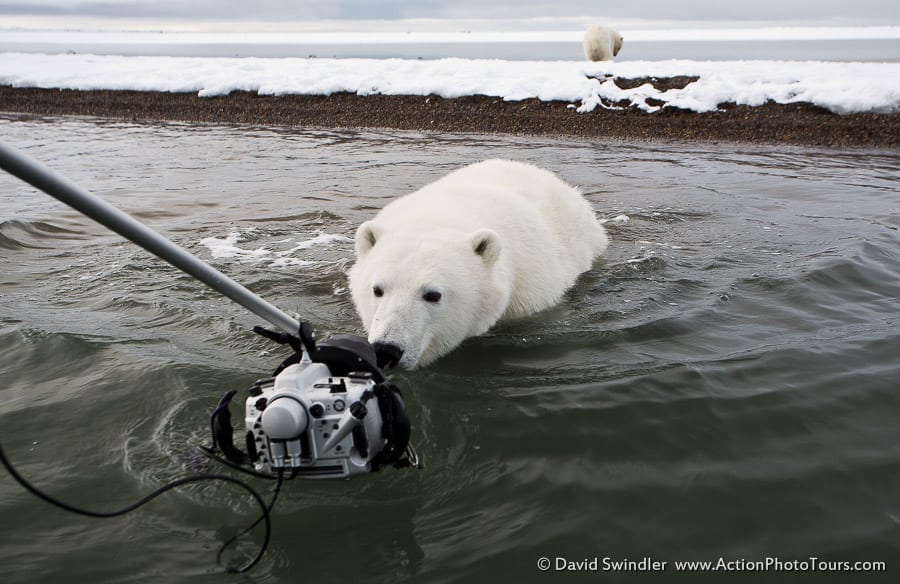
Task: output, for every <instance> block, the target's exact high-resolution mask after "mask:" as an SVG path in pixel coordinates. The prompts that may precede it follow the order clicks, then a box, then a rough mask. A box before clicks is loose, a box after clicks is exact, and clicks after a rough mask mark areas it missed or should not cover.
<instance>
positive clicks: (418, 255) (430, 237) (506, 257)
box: [349, 160, 608, 368]
mask: <svg viewBox="0 0 900 584" xmlns="http://www.w3.org/2000/svg"><path fill="white" fill-rule="evenodd" d="M607 244H608V239H607V236H606V231H605V230H604V229H603V226H601V225H600V223H599V222H598V221H597V219H596V217H595V216H594V212H593V210H592V209H591V205H590V204H589V203H588V202H587V200H585V198H584V197H583V196H582V195H581V192H580V191H579V190H578V189H577V188H575V187H573V186H570V185H568V184H566V183H564V182H563V181H562V180H560V179H559V178H558V177H557V176H556V175H554V174H553V173H551V172H549V171H546V170H542V169H540V168H537V167H536V166H532V165H530V164H525V163H522V162H512V161H508V160H486V161H484V162H480V163H477V164H473V165H471V166H467V167H464V168H461V169H459V170H456V171H455V172H452V173H450V174H448V175H446V176H444V177H443V178H441V179H439V180H437V181H435V182H433V183H431V184H429V185H427V186H425V187H423V188H421V189H419V190H418V191H416V192H414V193H411V194H409V195H406V196H404V197H401V198H399V199H396V200H395V201H393V202H391V203H390V204H388V205H387V206H386V207H384V209H382V210H381V211H380V212H379V213H378V214H377V215H376V216H375V218H374V219H373V220H371V221H366V222H365V223H363V224H362V225H360V226H359V228H358V229H357V231H356V263H355V264H354V265H353V267H352V268H351V269H350V272H349V279H350V292H351V294H352V296H353V303H354V304H355V305H356V310H357V311H358V312H359V315H360V317H361V318H362V321H363V324H364V325H365V328H366V330H367V331H368V334H369V342H370V343H372V344H373V346H374V347H375V350H376V352H377V354H378V357H379V364H381V365H383V366H390V365H398V366H400V367H406V368H413V367H417V366H422V365H426V364H428V363H430V362H432V361H434V360H435V359H437V358H438V357H440V356H442V355H444V354H446V353H448V352H449V351H451V350H453V349H454V348H455V347H456V346H457V345H459V344H460V343H461V342H463V340H465V339H466V338H468V337H473V336H477V335H480V334H482V333H485V332H486V331H487V330H488V329H490V328H491V327H492V326H493V325H494V324H495V323H496V322H497V321H498V320H499V319H501V318H512V317H519V316H524V315H528V314H532V313H534V312H537V311H539V310H543V309H545V308H548V307H550V306H552V305H554V304H556V303H557V302H559V300H560V299H561V297H562V295H563V293H564V292H565V291H566V290H567V289H569V288H570V287H571V286H572V285H573V284H574V283H575V280H576V278H577V277H578V275H579V274H581V273H582V272H585V271H587V270H588V269H590V267H591V265H592V263H593V261H594V259H595V258H596V257H597V256H599V255H600V254H602V253H603V252H604V251H605V250H606V246H607Z"/></svg>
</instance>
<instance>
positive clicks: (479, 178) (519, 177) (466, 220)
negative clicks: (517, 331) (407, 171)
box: [377, 159, 608, 316]
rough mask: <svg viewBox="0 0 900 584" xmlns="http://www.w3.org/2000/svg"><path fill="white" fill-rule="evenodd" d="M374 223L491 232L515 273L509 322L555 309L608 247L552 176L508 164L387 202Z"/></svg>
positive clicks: (454, 176)
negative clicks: (522, 316)
mask: <svg viewBox="0 0 900 584" xmlns="http://www.w3.org/2000/svg"><path fill="white" fill-rule="evenodd" d="M377 221H378V222H379V223H382V224H385V225H386V226H387V227H388V230H390V231H406V232H407V233H409V232H410V231H413V232H417V233H419V234H420V236H421V234H424V233H427V232H428V231H429V230H438V229H449V230H456V231H461V232H463V233H471V232H474V231H476V230H478V229H484V228H487V229H492V230H494V231H495V232H497V233H498V235H499V236H500V238H501V240H502V245H503V250H504V255H505V256H506V260H505V261H507V262H508V264H509V266H510V268H511V269H512V272H513V273H514V274H515V275H514V283H513V298H512V300H511V304H510V310H509V311H508V316H516V315H518V314H528V313H530V312H534V311H535V310H541V309H543V308H546V307H547V306H550V305H552V304H554V303H556V302H557V301H558V300H559V296H560V295H561V294H562V292H563V291H564V290H565V289H566V288H568V287H569V286H571V284H572V283H574V281H575V279H576V278H577V277H578V275H579V274H581V273H582V272H584V271H586V270H588V269H590V267H591V265H592V264H593V261H594V258H596V257H597V256H598V255H600V254H601V253H603V251H604V250H605V249H606V246H607V243H608V242H607V237H606V233H605V231H604V230H603V227H601V226H600V224H599V223H598V222H597V220H596V217H595V215H594V212H593V209H591V206H590V204H589V203H588V202H587V201H586V200H585V199H584V197H583V196H582V195H581V192H580V191H579V190H578V189H577V188H575V187H573V186H571V185H568V184H566V183H565V182H563V181H562V180H561V179H560V178H558V177H557V176H556V175H555V174H553V173H552V172H549V171H547V170H543V169H540V168H537V167H536V166H533V165H531V164H526V163H522V162H515V161H509V160H497V159H494V160H486V161H484V162H479V163H476V164H473V165H470V166H466V167H464V168H461V169H459V170H456V171H454V172H452V173H450V174H448V175H446V176H444V177H443V178H440V179H438V180H437V181H435V182H433V183H431V184H429V185H426V186H425V187H423V188H421V189H419V190H418V191H416V192H414V193H411V194H409V195H406V196H404V197H400V198H399V199H397V200H395V201H393V202H392V203H390V204H389V205H387V206H386V207H385V208H384V209H382V211H381V212H380V213H379V215H378V217H377ZM551 291H552V292H551Z"/></svg>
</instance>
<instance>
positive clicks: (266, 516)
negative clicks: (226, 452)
mask: <svg viewBox="0 0 900 584" xmlns="http://www.w3.org/2000/svg"><path fill="white" fill-rule="evenodd" d="M0 463H2V464H3V466H4V467H5V468H6V470H7V471H9V474H10V475H12V477H13V478H14V479H15V480H16V482H17V483H19V484H20V485H22V486H23V487H24V488H25V490H27V491H28V492H30V493H31V494H33V495H34V496H35V497H37V498H38V499H41V500H43V501H45V502H47V503H49V504H51V505H53V506H54V507H58V508H60V509H63V510H65V511H69V512H71V513H76V514H78V515H85V516H87V517H97V518H103V519H108V518H110V517H119V516H121V515H125V514H126V513H130V512H132V511H134V510H135V509H138V508H139V507H142V506H144V505H146V504H147V503H149V502H150V501H152V500H153V499H155V498H157V497H159V496H160V495H162V494H163V493H165V492H167V491H170V490H172V489H175V488H177V487H181V486H184V485H188V484H191V483H199V482H202V481H223V482H226V483H231V484H233V485H237V486H238V487H240V488H242V489H244V490H245V491H247V492H248V493H250V495H251V496H252V497H253V499H254V500H255V501H256V503H257V504H258V505H259V507H260V509H261V510H262V514H261V515H260V517H259V518H258V519H257V520H256V521H254V522H253V524H252V525H250V526H249V527H247V528H245V529H244V530H243V531H241V532H239V533H238V534H237V535H235V536H234V537H232V538H231V539H229V540H228V541H226V542H225V543H224V544H222V546H221V547H220V548H219V553H218V554H217V555H216V562H218V563H219V565H220V566H221V565H222V561H221V560H222V554H223V553H224V552H225V549H226V548H227V547H228V546H230V545H231V544H233V543H234V542H235V541H237V540H238V538H240V537H241V536H242V535H244V534H246V533H248V532H250V531H251V530H252V529H253V528H254V527H256V526H257V525H259V523H260V522H261V521H263V522H265V536H264V538H263V542H262V544H261V545H260V548H259V551H258V552H257V554H256V556H255V557H254V558H253V559H252V560H250V561H249V562H248V563H247V564H245V565H243V566H240V567H232V566H224V567H225V570H226V571H227V572H230V573H243V572H246V571H248V570H249V569H250V568H252V567H253V566H255V565H256V563H257V562H259V560H260V559H261V558H262V557H263V554H265V552H266V548H268V547H269V537H270V536H271V532H272V520H271V516H270V512H271V510H272V507H273V506H274V505H275V501H276V499H277V498H278V493H279V492H280V491H281V485H282V483H283V480H282V478H283V477H282V474H281V473H279V474H278V476H277V478H276V483H275V490H274V494H273V495H272V501H271V502H270V503H269V504H268V505H267V504H266V502H265V501H263V499H262V497H261V496H260V495H259V493H258V492H256V490H255V489H253V487H251V486H250V485H248V484H247V483H245V482H244V481H242V480H240V479H236V478H234V477H230V476H227V475H220V474H205V473H204V474H198V475H193V476H188V477H184V478H181V479H176V480H174V481H172V482H170V483H168V484H166V485H163V486H162V487H160V488H158V489H156V490H155V491H153V492H152V493H150V494H149V495H147V496H146V497H144V498H142V499H140V500H139V501H137V502H135V503H132V504H131V505H128V506H126V507H123V508H121V509H117V510H114V511H92V510H90V509H82V508H80V507H76V506H74V505H70V504H69V503H66V502H64V501H60V500H59V499H57V498H55V497H53V496H51V495H48V494H47V493H45V492H43V491H41V490H40V489H38V488H37V487H35V486H34V485H32V484H31V483H30V482H28V480H26V479H25V478H24V477H23V476H22V475H20V474H19V472H18V471H17V470H16V468H15V467H14V466H13V465H12V462H10V460H9V458H7V457H6V452H4V451H3V444H2V443H0Z"/></svg>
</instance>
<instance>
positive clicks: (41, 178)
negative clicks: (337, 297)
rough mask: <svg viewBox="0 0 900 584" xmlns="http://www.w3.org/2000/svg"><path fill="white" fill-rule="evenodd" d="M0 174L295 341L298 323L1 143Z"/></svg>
mask: <svg viewBox="0 0 900 584" xmlns="http://www.w3.org/2000/svg"><path fill="white" fill-rule="evenodd" d="M0 168H2V169H3V170H5V171H6V172H8V173H10V174H12V175H14V176H17V177H19V178H20V179H22V180H23V181H25V182H27V183H29V184H31V185H32V186H34V187H37V188H38V189H40V190H42V191H44V192H45V193H47V194H48V195H50V196H52V197H55V198H57V199H59V200H60V201H62V202H63V203H65V204H67V205H69V206H70V207H73V208H75V209H76V210H77V211H80V212H81V213H84V214H85V215H87V216H88V217H90V218H91V219H93V220H94V221H97V222H98V223H100V224H102V225H104V226H106V227H108V228H109V229H111V230H113V231H115V232H116V233H118V234H119V235H121V236H122V237H124V238H125V239H128V240H130V241H132V242H134V243H136V244H137V245H139V246H141V247H142V248H144V249H146V250H147V251H149V252H150V253H152V254H153V255H155V256H157V257H159V258H161V259H163V260H165V261H167V262H169V263H170V264H172V265H173V266H175V267H176V268H178V269H179V270H181V271H183V272H186V273H187V274H190V275H191V276H193V277H195V278H197V279H198V280H200V281H201V282H203V283H204V284H206V285H207V286H209V287H210V288H212V289H213V290H216V291H217V292H219V293H221V294H224V295H225V296H227V297H228V298H230V299H232V300H234V301H235V302H237V303H238V304H240V305H241V306H243V307H244V308H246V309H247V310H249V311H250V312H252V313H253V314H255V315H257V316H259V317H260V318H263V319H265V320H266V321H268V322H269V323H271V324H273V325H275V326H276V327H278V328H280V329H281V330H283V331H284V332H286V333H289V334H291V335H297V334H298V333H299V331H300V322H299V321H297V320H296V319H294V318H292V317H291V316H289V315H288V314H287V313H285V312H283V311H281V310H279V309H278V308H277V307H275V306H273V305H272V304H269V303H268V302H266V301H265V300H263V299H262V298H260V297H259V296H257V295H256V294H254V293H253V292H251V291H250V290H247V289H246V288H244V287H243V286H241V285H240V284H238V283H237V282H235V281H234V280H232V279H231V278H229V277H228V276H226V275H225V274H223V273H221V272H220V271H218V270H216V269H215V268H213V267H212V266H210V265H209V264H207V263H206V262H204V261H203V260H201V259H200V258H198V257H196V256H194V255H192V254H191V253H190V252H188V251H187V250H186V249H184V248H182V247H179V246H178V245H175V244H174V243H172V242H171V241H169V240H168V239H166V238H165V237H163V236H162V235H160V234H159V233H157V232H155V231H153V230H152V229H150V228H149V227H147V226H146V225H144V224H143V223H141V222H140V221H138V220H137V219H135V218H134V217H132V216H131V215H129V214H128V213H125V212H124V211H121V210H119V209H117V208H116V207H113V206H112V205H111V204H109V203H107V202H106V201H104V200H103V199H101V198H100V197H98V196H97V195H94V194H92V193H90V192H88V191H86V190H85V189H83V188H81V187H79V186H78V185H76V184H75V183H73V182H72V181H70V180H68V179H67V178H65V177H63V176H61V175H59V174H57V173H55V172H53V171H52V170H50V169H49V168H47V167H46V166H44V165H43V164H41V163H40V162H38V161H36V160H34V159H33V158H31V157H29V156H27V155H26V154H23V153H22V152H19V151H18V150H16V149H14V148H12V147H10V146H8V145H6V144H4V143H3V142H0Z"/></svg>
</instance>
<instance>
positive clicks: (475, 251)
mask: <svg viewBox="0 0 900 584" xmlns="http://www.w3.org/2000/svg"><path fill="white" fill-rule="evenodd" d="M502 252H503V246H502V243H501V240H500V237H499V236H498V235H497V233H496V232H494V231H492V230H490V229H479V230H476V231H475V232H473V233H462V232H459V231H454V230H449V229H436V230H432V231H429V232H425V233H423V232H421V231H417V230H416V226H409V227H404V228H403V229H400V230H397V229H387V228H386V227H384V226H382V225H380V224H378V223H376V222H375V221H366V222H365V223H363V224H362V225H360V226H359V229H357V231H356V263H355V264H354V265H353V267H352V268H351V269H350V273H349V278H350V292H351V294H352V296H353V303H354V304H355V306H356V310H357V312H358V313H359V315H360V318H361V319H362V322H363V325H364V326H365V328H366V331H368V335H369V342H370V343H372V345H373V346H374V347H375V351H376V353H377V354H378V361H379V365H381V366H391V365H397V366H399V367H405V368H414V367H418V366H422V365H426V364H428V363H430V362H432V361H434V360H435V359H437V358H438V357H440V356H442V355H444V354H446V353H448V352H449V351H451V350H452V349H454V348H455V347H456V346H457V345H459V344H460V343H461V342H462V341H463V340H465V339H466V338H467V337H470V336H475V335H479V334H481V333H483V332H485V331H487V330H488V329H489V328H490V327H491V326H492V325H493V324H494V323H495V322H496V321H497V319H499V318H500V316H501V315H502V314H503V312H504V311H505V309H506V306H507V304H508V302H509V296H510V290H511V286H510V284H509V276H508V274H507V270H506V268H505V263H506V262H505V261H504V258H503V253H502Z"/></svg>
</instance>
